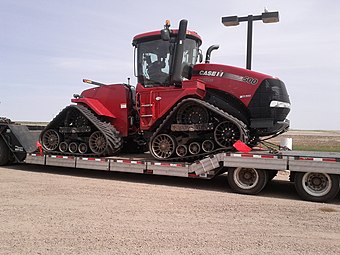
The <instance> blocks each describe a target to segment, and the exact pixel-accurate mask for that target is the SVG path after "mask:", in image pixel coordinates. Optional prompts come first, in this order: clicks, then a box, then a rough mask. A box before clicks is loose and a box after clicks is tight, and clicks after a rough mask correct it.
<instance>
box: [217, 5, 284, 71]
mask: <svg viewBox="0 0 340 255" xmlns="http://www.w3.org/2000/svg"><path fill="white" fill-rule="evenodd" d="M254 20H262V22H263V23H276V22H279V12H268V11H267V10H265V11H264V12H263V13H262V14H261V15H248V16H244V17H238V16H228V17H222V23H223V25H225V26H227V27H228V26H238V25H239V24H240V22H244V21H247V22H248V31H247V65H246V68H247V69H249V70H251V55H252V36H253V21H254Z"/></svg>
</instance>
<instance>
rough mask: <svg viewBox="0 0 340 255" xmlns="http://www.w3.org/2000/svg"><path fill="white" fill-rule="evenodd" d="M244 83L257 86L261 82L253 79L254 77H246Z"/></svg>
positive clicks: (243, 79)
mask: <svg viewBox="0 0 340 255" xmlns="http://www.w3.org/2000/svg"><path fill="white" fill-rule="evenodd" d="M242 81H243V82H246V83H249V84H252V85H255V84H256V83H258V82H259V81H258V80H257V79H255V78H252V77H248V76H244V77H243V78H242Z"/></svg>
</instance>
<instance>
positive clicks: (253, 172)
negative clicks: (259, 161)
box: [228, 167, 268, 195]
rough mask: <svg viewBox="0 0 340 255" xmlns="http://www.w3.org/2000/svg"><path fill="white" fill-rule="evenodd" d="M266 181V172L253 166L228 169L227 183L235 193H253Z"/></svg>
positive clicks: (258, 190) (257, 191)
mask: <svg viewBox="0 0 340 255" xmlns="http://www.w3.org/2000/svg"><path fill="white" fill-rule="evenodd" d="M267 182H268V172H267V171H266V170H262V169H255V168H242V167H238V168H231V169H229V171H228V183H229V185H230V187H231V189H232V190H233V191H234V192H236V193H241V194H248V195H255V194H257V193H259V192H260V191H261V190H262V189H263V188H264V187H265V186H266V184H267Z"/></svg>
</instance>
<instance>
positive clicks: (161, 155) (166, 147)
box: [150, 134, 176, 159]
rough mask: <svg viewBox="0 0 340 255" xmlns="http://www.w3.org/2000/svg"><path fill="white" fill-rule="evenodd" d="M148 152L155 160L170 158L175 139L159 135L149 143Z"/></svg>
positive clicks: (173, 149)
mask: <svg viewBox="0 0 340 255" xmlns="http://www.w3.org/2000/svg"><path fill="white" fill-rule="evenodd" d="M150 146H151V148H150V152H151V153H152V155H153V156H154V157H155V158H157V159H167V158H170V157H171V156H172V155H173V153H174V152H175V148H176V142H175V139H174V138H173V137H172V136H170V135H168V134H159V135H157V136H156V137H155V138H154V139H152V141H151V145H150Z"/></svg>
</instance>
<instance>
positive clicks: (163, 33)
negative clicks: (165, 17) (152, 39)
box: [161, 28, 170, 41]
mask: <svg viewBox="0 0 340 255" xmlns="http://www.w3.org/2000/svg"><path fill="white" fill-rule="evenodd" d="M161 38H162V40H163V41H170V31H169V29H168V28H164V29H162V30H161Z"/></svg>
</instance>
